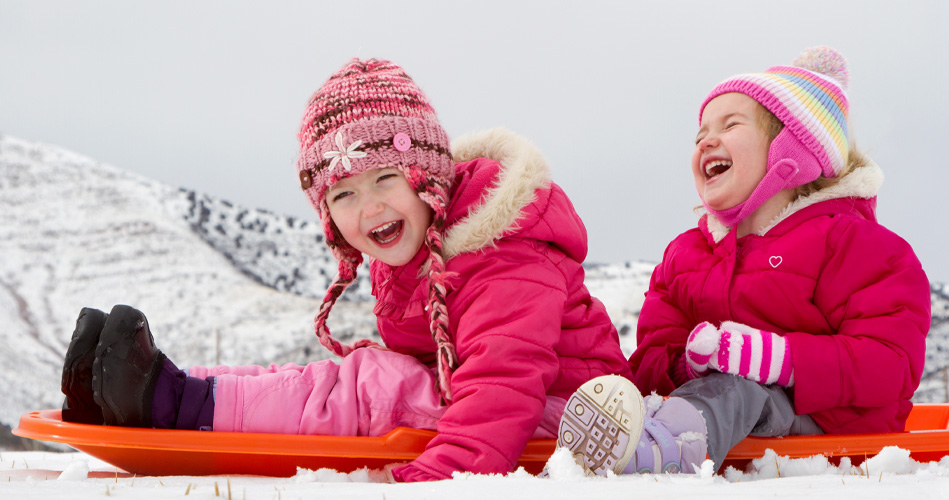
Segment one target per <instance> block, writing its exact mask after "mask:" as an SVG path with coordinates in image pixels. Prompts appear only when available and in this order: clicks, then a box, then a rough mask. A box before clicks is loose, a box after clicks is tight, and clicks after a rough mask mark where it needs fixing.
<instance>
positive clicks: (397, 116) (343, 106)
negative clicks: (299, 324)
mask: <svg viewBox="0 0 949 500" xmlns="http://www.w3.org/2000/svg"><path fill="white" fill-rule="evenodd" d="M297 138H298V139H299V140H300V157H299V159H298V160H297V165H296V167H297V174H298V176H299V180H300V187H301V188H302V189H303V191H304V193H306V196H307V198H308V199H309V200H310V203H311V204H312V205H313V207H314V208H316V211H317V213H318V214H319V216H320V221H321V223H322V225H323V232H324V234H325V235H326V243H327V244H328V245H329V247H330V249H331V250H332V251H333V255H334V256H335V257H336V258H337V259H338V260H339V272H338V274H337V276H336V278H335V279H334V280H333V283H332V284H330V287H329V290H327V292H326V296H325V297H324V299H323V303H322V304H321V306H320V311H319V313H317V315H316V318H315V320H314V324H315V329H316V335H317V337H318V338H319V339H320V343H321V344H323V346H325V347H326V348H327V349H329V350H330V351H332V352H334V353H336V354H337V355H339V356H346V355H348V354H349V353H351V352H352V351H353V350H355V349H358V348H362V347H371V348H380V349H381V348H382V347H381V346H379V345H378V344H376V343H375V342H372V341H370V340H367V339H364V340H360V341H358V342H356V343H355V344H354V345H352V346H349V345H343V344H341V343H340V342H339V341H337V340H335V339H333V338H332V336H331V335H330V331H329V328H328V327H327V326H326V319H327V317H328V316H329V311H330V309H332V307H333V304H335V303H336V299H338V298H339V296H340V295H341V294H342V293H343V291H344V290H345V289H346V287H348V286H349V285H350V284H351V283H352V282H353V281H354V280H355V279H356V269H357V268H358V266H359V264H360V263H362V254H361V253H360V252H359V251H358V250H356V249H355V248H353V247H352V246H351V245H350V244H349V243H348V242H346V240H345V239H343V237H342V235H341V234H340V232H339V230H338V229H337V227H336V225H335V223H334V222H333V220H332V218H331V217H330V212H329V208H328V206H327V204H326V199H325V194H326V190H327V189H328V188H329V187H331V186H333V185H335V184H336V183H337V182H339V180H340V179H344V178H346V177H351V176H354V175H358V174H361V173H363V172H366V171H368V170H371V169H378V168H397V169H399V170H400V171H401V172H402V173H403V174H404V175H405V178H406V180H407V181H408V183H409V185H411V186H412V188H413V189H415V192H416V193H418V195H419V198H421V199H422V201H424V202H425V203H426V204H427V205H428V206H429V207H431V208H432V211H433V217H432V225H431V226H430V227H429V228H428V230H427V232H426V235H425V241H424V244H425V245H426V246H427V247H428V250H429V258H428V261H427V262H426V266H427V269H428V278H429V314H430V320H431V325H430V326H431V331H432V338H433V339H434V341H435V344H436V347H437V359H438V379H437V382H436V383H437V390H438V391H439V393H440V395H441V397H442V400H443V401H445V402H450V401H451V388H450V385H449V380H450V379H449V377H450V375H451V372H452V370H454V368H455V366H457V364H458V362H457V357H456V354H455V347H454V345H453V344H452V342H451V340H450V336H449V332H448V314H447V307H446V305H445V294H446V293H447V284H446V280H447V274H446V273H445V272H444V269H445V263H444V258H443V255H442V242H441V230H442V228H443V227H444V224H445V217H446V216H447V206H448V193H449V192H450V189H451V185H452V182H453V180H454V176H455V167H454V162H453V160H452V156H451V143H450V141H449V138H448V134H447V133H446V132H445V129H444V128H442V126H441V124H440V123H439V121H438V118H437V116H436V115H435V109H434V108H432V105H431V104H430V103H429V101H428V99H427V98H426V97H425V94H424V93H422V90H421V89H420V88H419V87H418V86H417V85H416V84H415V82H414V81H413V80H412V79H411V78H410V77H409V76H408V75H407V74H406V73H405V71H404V70H403V69H402V68H401V67H399V66H398V65H396V64H394V63H392V62H390V61H384V60H378V59H369V60H360V59H353V60H351V61H349V62H348V63H347V64H346V65H344V66H343V67H342V68H341V69H340V70H339V71H337V72H336V73H334V74H333V75H332V76H331V77H330V78H329V80H327V81H326V83H324V84H323V86H322V87H320V89H319V90H317V91H316V93H314V94H313V97H311V98H310V100H309V102H308V104H307V107H306V112H305V113H304V115H303V120H302V123H301V124H300V132H299V134H298V135H297Z"/></svg>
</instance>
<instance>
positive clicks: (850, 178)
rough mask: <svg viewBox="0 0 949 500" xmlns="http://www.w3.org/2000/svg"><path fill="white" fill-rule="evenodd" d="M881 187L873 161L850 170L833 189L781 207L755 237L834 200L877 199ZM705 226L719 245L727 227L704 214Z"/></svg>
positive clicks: (812, 194)
mask: <svg viewBox="0 0 949 500" xmlns="http://www.w3.org/2000/svg"><path fill="white" fill-rule="evenodd" d="M882 185H883V170H881V169H880V167H879V166H878V165H877V164H876V163H874V162H873V161H869V162H868V164H867V165H866V166H864V167H862V168H858V169H856V170H854V171H853V172H851V173H850V174H849V175H847V176H845V177H844V178H842V179H840V182H838V183H837V184H835V185H834V186H832V187H829V188H827V189H824V190H822V191H818V192H816V193H811V194H810V195H808V196H805V197H803V198H798V199H796V200H794V201H792V202H791V203H790V204H788V206H786V207H784V210H782V211H781V213H779V214H778V215H777V216H775V217H774V219H771V222H769V223H768V224H767V225H766V226H764V227H763V228H761V229H760V230H758V231H757V232H756V233H755V234H757V235H759V236H764V235H765V234H766V233H767V232H768V231H770V230H771V228H773V227H774V226H777V225H778V224H779V223H780V222H781V221H783V220H784V219H787V218H788V217H790V216H791V215H792V214H794V213H797V212H799V211H801V210H802V209H804V208H806V207H809V206H811V205H814V204H816V203H820V202H822V201H827V200H833V199H837V198H873V197H874V196H876V195H877V192H878V191H879V190H880V186H882ZM706 223H707V225H708V231H709V233H711V235H712V238H713V239H714V240H715V242H716V243H718V242H720V241H722V239H724V238H725V235H727V234H728V232H729V231H730V230H731V228H730V227H728V226H726V225H724V224H722V223H721V221H719V220H718V218H716V217H715V216H714V215H712V214H708V218H707V220H706Z"/></svg>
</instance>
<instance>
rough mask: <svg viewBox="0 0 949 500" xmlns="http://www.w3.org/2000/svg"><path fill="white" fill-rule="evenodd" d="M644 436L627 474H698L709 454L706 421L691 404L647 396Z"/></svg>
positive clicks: (640, 439) (624, 470)
mask: <svg viewBox="0 0 949 500" xmlns="http://www.w3.org/2000/svg"><path fill="white" fill-rule="evenodd" d="M645 404H646V419H645V421H644V422H643V433H642V436H641V437H640V438H639V443H638V444H637V446H636V455H635V456H634V457H633V460H630V462H629V464H627V465H626V467H625V468H624V469H623V473H624V474H635V473H639V474H653V473H677V472H684V473H687V474H691V473H694V472H696V469H695V468H694V467H693V466H695V467H699V466H701V465H702V462H704V461H705V457H706V455H707V454H708V430H707V429H706V427H705V419H704V418H702V414H701V413H699V411H698V410H696V409H695V407H694V406H692V404H691V403H689V402H688V401H686V400H684V399H682V398H675V397H671V398H668V399H663V397H662V396H658V395H656V394H653V395H651V396H647V397H646V399H645Z"/></svg>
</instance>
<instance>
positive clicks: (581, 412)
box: [557, 375, 646, 476]
mask: <svg viewBox="0 0 949 500" xmlns="http://www.w3.org/2000/svg"><path fill="white" fill-rule="evenodd" d="M645 415H646V408H645V405H644V404H643V397H642V395H641V394H640V393H639V389H637V388H636V386H635V385H633V383H632V382H630V381H629V380H626V379H625V378H623V377H619V376H616V375H605V376H602V377H597V378H594V379H592V380H590V381H588V382H586V383H585V384H583V385H581V386H580V388H579V389H577V391H576V392H574V393H573V395H572V396H570V399H568V400H567V405H566V407H565V408H564V413H563V417H561V419H560V427H559V429H558V432H557V446H559V447H563V448H567V449H569V450H570V451H571V452H572V453H573V456H574V458H575V459H576V460H577V463H578V464H580V465H582V466H583V467H584V469H586V470H587V471H589V472H592V473H593V474H596V475H598V476H605V475H607V471H613V472H614V473H616V474H620V473H622V472H623V470H624V469H625V468H626V465H627V464H628V463H629V461H630V460H631V459H632V457H633V455H635V453H636V446H637V444H639V438H640V436H641V435H642V430H643V420H644V419H645Z"/></svg>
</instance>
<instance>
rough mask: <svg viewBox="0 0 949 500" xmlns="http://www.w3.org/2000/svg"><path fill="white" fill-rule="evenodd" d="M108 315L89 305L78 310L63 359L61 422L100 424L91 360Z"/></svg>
mask: <svg viewBox="0 0 949 500" xmlns="http://www.w3.org/2000/svg"><path fill="white" fill-rule="evenodd" d="M108 317H109V315H108V314H106V313H104V312H102V311H100V310H98V309H92V308H89V307H84V308H82V311H79V318H77V319H76V329H75V330H74V331H73V333H72V340H70V341H69V348H68V349H66V359H65V361H64V362H63V380H62V390H63V394H65V395H66V400H65V401H63V421H64V422H78V423H81V424H97V425H102V422H103V420H102V409H100V408H99V406H98V405H97V404H96V402H95V399H94V397H93V392H92V364H93V362H94V361H95V359H96V345H97V344H98V343H99V334H100V333H101V332H102V326H103V325H105V321H106V319H107V318H108Z"/></svg>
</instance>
